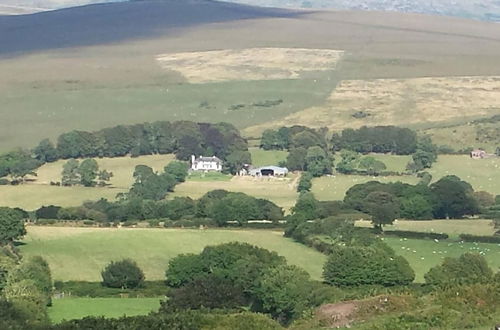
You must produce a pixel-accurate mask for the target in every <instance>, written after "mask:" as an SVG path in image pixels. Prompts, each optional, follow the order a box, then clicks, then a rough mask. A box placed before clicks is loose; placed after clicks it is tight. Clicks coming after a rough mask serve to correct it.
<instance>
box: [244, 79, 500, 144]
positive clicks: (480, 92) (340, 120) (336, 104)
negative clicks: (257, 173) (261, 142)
mask: <svg viewBox="0 0 500 330" xmlns="http://www.w3.org/2000/svg"><path fill="white" fill-rule="evenodd" d="M359 113H362V114H363V116H361V117H354V116H355V114H359ZM499 113H500V77H489V76H479V77H434V78H413V79H374V80H344V81H342V82H341V83H340V84H339V86H338V87H337V88H336V89H335V91H333V92H332V94H331V96H330V97H329V98H328V99H327V100H326V102H325V104H323V105H321V106H316V107H311V108H309V109H305V110H303V111H300V112H297V113H295V114H292V115H289V116H287V117H285V118H284V119H282V120H280V121H276V122H270V123H266V124H263V125H259V126H254V127H250V128H248V129H246V133H247V134H250V135H251V134H255V133H258V132H261V131H262V130H264V129H265V128H270V127H277V126H290V125H295V124H301V125H307V126H312V127H329V128H331V129H333V130H341V129H344V128H348V127H350V128H356V127H361V126H363V125H368V126H370V125H371V126H373V125H403V126H410V125H422V124H424V125H425V124H434V123H446V122H451V121H457V120H464V119H465V120H467V119H468V118H470V119H473V118H478V117H484V116H491V115H495V114H499Z"/></svg>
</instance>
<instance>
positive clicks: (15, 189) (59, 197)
mask: <svg viewBox="0 0 500 330" xmlns="http://www.w3.org/2000/svg"><path fill="white" fill-rule="evenodd" d="M173 159H174V156H173V155H152V156H140V157H136V158H131V157H117V158H102V159H96V160H97V162H98V164H99V168H100V169H105V170H108V171H111V172H113V177H112V178H111V180H110V185H109V186H106V187H81V186H73V187H58V186H51V185H50V182H51V181H53V182H60V181H61V172H62V167H63V165H64V164H65V162H66V161H65V160H60V161H57V162H54V163H49V164H45V165H43V166H42V167H40V168H39V169H38V170H37V176H34V177H31V178H30V179H32V180H33V181H30V182H28V183H26V184H22V185H18V186H0V204H1V205H2V206H10V207H21V208H23V209H26V210H34V209H37V208H39V207H40V206H42V205H59V206H78V205H81V204H82V202H84V201H87V200H98V199H100V198H106V199H109V200H114V199H115V197H116V195H117V194H118V193H124V192H127V191H128V190H129V188H130V186H131V185H132V183H133V181H134V180H133V176H132V174H133V173H134V168H135V166H136V165H148V166H150V167H152V168H153V169H154V170H156V171H162V170H163V167H164V166H166V165H167V164H168V163H169V162H170V161H172V160H173Z"/></svg>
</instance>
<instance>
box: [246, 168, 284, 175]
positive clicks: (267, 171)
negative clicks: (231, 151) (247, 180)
mask: <svg viewBox="0 0 500 330" xmlns="http://www.w3.org/2000/svg"><path fill="white" fill-rule="evenodd" d="M248 174H249V175H252V176H286V175H287V174H288V169H287V168H286V167H279V166H263V167H258V168H253V169H251V170H250V171H249V172H248Z"/></svg>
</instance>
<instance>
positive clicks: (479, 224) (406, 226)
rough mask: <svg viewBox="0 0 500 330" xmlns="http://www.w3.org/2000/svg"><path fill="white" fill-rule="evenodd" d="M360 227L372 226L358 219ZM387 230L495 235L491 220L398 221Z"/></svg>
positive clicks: (456, 234)
mask: <svg viewBox="0 0 500 330" xmlns="http://www.w3.org/2000/svg"><path fill="white" fill-rule="evenodd" d="M356 225H357V226H360V227H372V225H371V223H370V222H369V221H358V222H357V223H356ZM384 229H385V230H411V231H419V232H434V233H446V234H448V235H450V237H453V238H458V235H460V234H464V233H467V234H472V235H493V234H494V233H495V231H496V230H495V229H494V227H493V222H492V221H491V220H479V219H474V220H465V219H463V220H462V219H461V220H429V221H423V220H419V221H403V220H399V221H396V222H395V223H394V224H393V225H389V226H385V227H384Z"/></svg>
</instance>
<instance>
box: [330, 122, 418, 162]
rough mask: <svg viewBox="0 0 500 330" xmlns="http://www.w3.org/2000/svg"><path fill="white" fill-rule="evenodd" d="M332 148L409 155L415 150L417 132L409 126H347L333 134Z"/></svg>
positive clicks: (364, 152) (365, 152)
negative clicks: (356, 127)
mask: <svg viewBox="0 0 500 330" xmlns="http://www.w3.org/2000/svg"><path fill="white" fill-rule="evenodd" d="M331 142H332V147H333V149H334V150H336V151H339V150H343V149H346V150H351V151H355V152H359V153H363V154H367V153H370V152H375V153H392V154H396V155H410V154H413V153H415V151H416V150H417V133H415V132H414V131H412V130H411V129H409V128H401V127H395V126H375V127H366V126H363V127H361V128H359V129H352V128H347V129H344V130H343V131H342V133H341V134H337V133H335V134H333V137H332V140H331Z"/></svg>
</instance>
